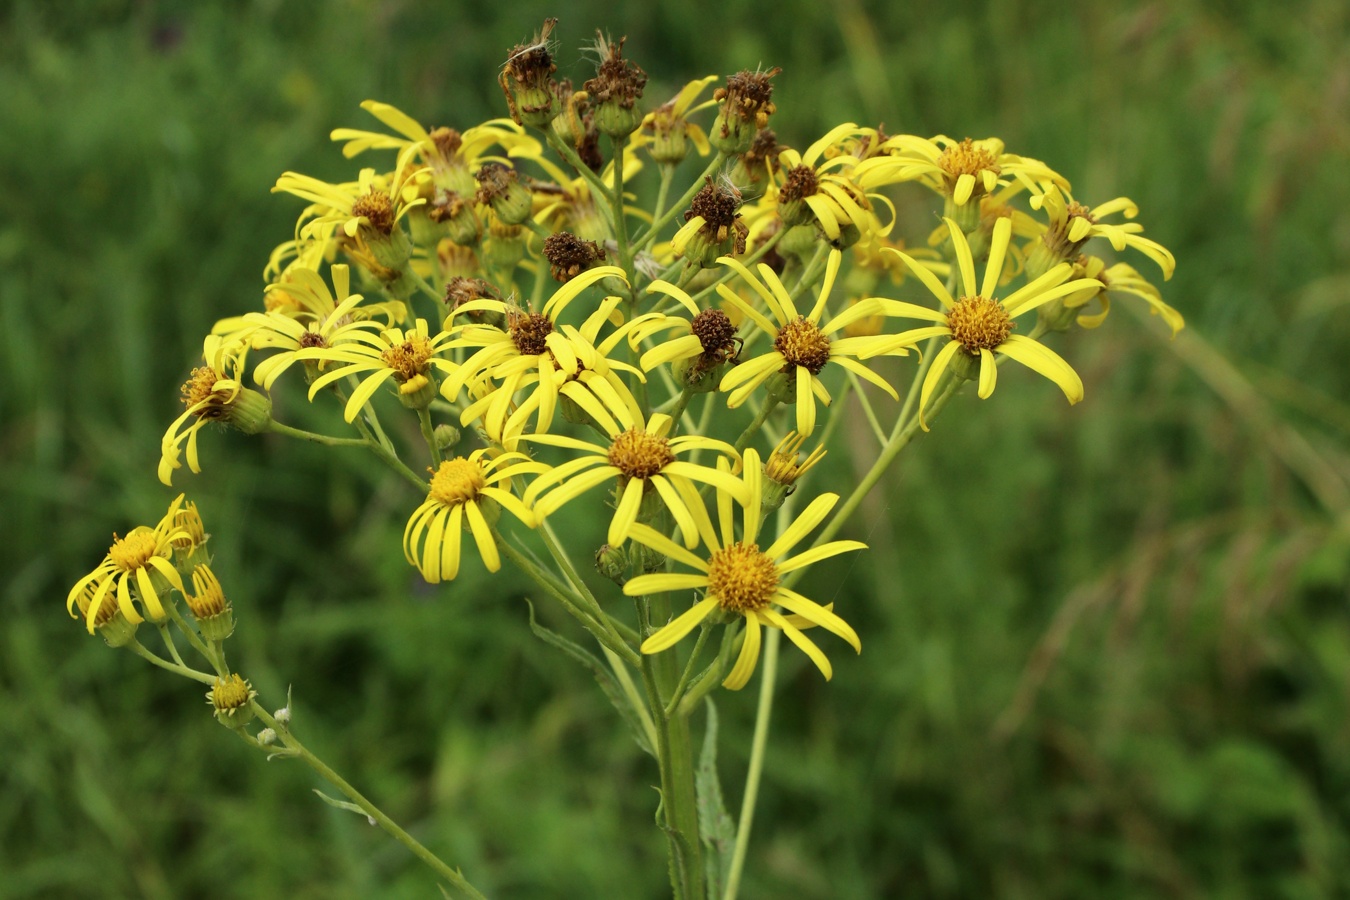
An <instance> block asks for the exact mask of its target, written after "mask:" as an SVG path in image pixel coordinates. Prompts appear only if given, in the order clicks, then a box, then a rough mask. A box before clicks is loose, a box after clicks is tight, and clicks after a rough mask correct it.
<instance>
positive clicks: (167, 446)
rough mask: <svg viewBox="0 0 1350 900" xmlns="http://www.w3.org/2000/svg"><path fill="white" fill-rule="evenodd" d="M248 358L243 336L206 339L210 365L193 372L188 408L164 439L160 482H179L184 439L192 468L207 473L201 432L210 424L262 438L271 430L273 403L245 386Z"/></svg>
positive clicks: (205, 357)
mask: <svg viewBox="0 0 1350 900" xmlns="http://www.w3.org/2000/svg"><path fill="white" fill-rule="evenodd" d="M247 354H248V343H247V341H246V340H245V339H244V338H243V336H242V335H241V334H236V335H234V336H231V337H222V336H220V335H217V334H209V335H207V336H206V340H205V341H204V342H203V346H202V358H203V360H204V361H205V363H206V365H204V366H198V367H197V368H195V369H193V370H192V377H190V378H189V379H188V380H187V381H186V382H184V384H183V387H182V395H183V404H184V405H185V406H186V407H187V409H185V410H183V414H182V415H180V416H179V417H178V418H177V419H174V421H173V424H172V425H170V426H169V429H168V431H166V432H164V438H163V440H161V441H160V458H159V480H160V481H162V482H164V483H165V484H172V483H173V472H174V470H175V469H180V468H182V463H180V462H179V461H178V457H179V453H180V451H181V448H182V445H183V443H184V441H186V442H187V461H188V469H190V470H191V471H192V472H201V464H200V462H199V460H198V457H197V432H199V431H201V429H202V426H204V425H206V424H207V423H208V422H222V423H225V424H228V425H231V426H233V427H235V428H237V429H238V430H240V431H242V432H244V433H245V434H258V433H259V432H262V431H265V430H266V429H267V426H268V425H269V424H270V423H271V420H272V404H271V402H270V401H269V400H268V399H267V398H266V397H264V396H263V395H262V394H259V393H258V392H257V391H251V390H249V389H248V388H246V387H244V385H243V372H244V357H245V356H246V355H247ZM184 425H186V426H187V427H186V428H184Z"/></svg>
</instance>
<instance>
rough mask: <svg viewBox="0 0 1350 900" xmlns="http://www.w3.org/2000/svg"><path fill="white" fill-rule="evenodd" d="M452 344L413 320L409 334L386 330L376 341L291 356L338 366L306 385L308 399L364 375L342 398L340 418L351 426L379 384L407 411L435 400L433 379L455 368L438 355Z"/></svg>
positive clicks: (443, 335)
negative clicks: (390, 385) (389, 386)
mask: <svg viewBox="0 0 1350 900" xmlns="http://www.w3.org/2000/svg"><path fill="white" fill-rule="evenodd" d="M451 346H454V345H453V343H452V342H451V336H450V334H449V333H448V332H445V331H442V332H439V333H437V334H435V335H433V334H431V333H430V332H429V330H428V329H427V320H426V319H418V320H417V322H416V323H415V325H414V327H413V328H411V329H408V330H406V331H405V330H404V329H402V328H390V329H387V330H386V331H384V332H383V333H382V334H381V335H380V336H379V338H378V339H370V340H356V341H348V342H346V343H342V344H339V345H337V346H332V347H318V346H313V347H306V348H303V349H301V350H297V351H296V353H295V358H296V359H300V360H310V359H312V360H318V361H322V362H328V363H338V364H339V365H338V366H337V367H336V368H334V369H333V370H332V371H329V372H327V373H325V374H323V375H320V376H319V377H318V378H316V379H314V382H313V383H312V384H311V385H310V386H309V399H310V400H313V399H314V395H315V394H317V393H318V392H319V391H321V390H323V389H324V388H326V387H328V386H329V385H330V384H333V383H334V382H336V381H338V380H339V379H342V378H346V377H348V376H354V375H360V374H362V373H369V374H368V375H365V377H364V378H363V379H362V380H361V382H360V384H358V385H357V387H356V388H355V389H354V390H353V391H352V393H351V396H350V397H349V398H347V405H346V408H345V409H344V410H343V412H342V415H343V417H344V418H345V419H346V420H347V421H348V422H350V421H351V420H352V419H355V418H356V414H357V413H358V412H360V411H361V407H363V406H365V405H366V403H367V402H369V400H370V398H371V397H372V396H374V394H375V391H377V390H378V389H379V387H380V385H382V384H384V383H385V382H387V381H389V380H391V379H392V380H393V382H394V384H395V385H396V387H397V390H398V395H399V400H400V401H401V402H403V403H404V404H405V405H407V406H410V407H412V408H425V407H426V406H427V405H429V404H430V402H431V399H432V398H433V397H434V396H435V392H436V388H435V382H434V375H435V373H436V372H437V371H439V372H441V373H442V374H443V375H450V374H453V373H454V371H455V369H456V368H457V367H456V365H455V364H454V363H453V362H451V361H450V360H448V359H443V358H441V356H440V355H439V354H440V353H442V352H444V351H445V350H447V349H449V348H450V347H451Z"/></svg>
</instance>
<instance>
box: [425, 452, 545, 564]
mask: <svg viewBox="0 0 1350 900" xmlns="http://www.w3.org/2000/svg"><path fill="white" fill-rule="evenodd" d="M547 468H548V467H547V466H545V465H544V464H542V463H536V462H532V461H531V460H530V458H529V457H528V456H526V455H525V454H523V453H499V454H496V455H491V454H490V451H489V450H488V449H487V448H483V449H480V450H475V451H474V452H473V453H471V454H469V455H468V456H467V457H464V456H457V457H455V458H454V459H447V460H445V461H444V462H442V463H441V465H440V468H439V469H437V470H436V471H435V472H434V473H432V476H431V489H430V491H429V493H428V494H427V499H426V500H425V501H424V502H423V503H422V505H421V506H419V507H417V509H415V510H413V514H412V516H410V517H409V519H408V524H407V526H406V527H405V528H404V529H403V556H404V558H405V559H407V560H408V563H409V564H410V565H413V566H416V567H417V570H418V571H419V572H421V573H422V577H423V578H425V579H426V580H427V581H428V582H430V583H431V584H437V583H438V582H440V581H452V580H454V578H455V576H456V575H458V574H459V561H460V537H461V535H462V534H463V532H464V530H465V528H466V527H467V528H468V530H469V531H470V532H471V533H472V534H473V539H474V543H476V544H477V545H478V552H479V554H480V555H481V556H482V558H483V565H484V566H486V567H487V570H488V571H489V572H496V571H498V570H500V569H501V567H502V561H501V555H500V554H499V553H498V551H497V540H496V538H495V537H494V536H493V533H492V527H493V525H495V524H496V522H497V519H498V517H500V515H501V509H502V508H505V509H507V510H509V511H510V513H511V515H513V516H515V517H516V518H517V519H519V520H520V521H521V522H522V523H524V524H525V525H528V526H529V527H530V528H533V527H535V517H534V514H533V513H532V512H531V511H530V509H529V507H527V506H526V505H525V504H524V503H522V502H521V501H520V499H519V498H517V497H516V496H515V495H514V494H512V493H511V478H512V476H515V475H523V474H525V473H538V472H542V471H544V470H545V469H547Z"/></svg>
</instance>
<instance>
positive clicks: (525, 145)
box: [329, 100, 543, 194]
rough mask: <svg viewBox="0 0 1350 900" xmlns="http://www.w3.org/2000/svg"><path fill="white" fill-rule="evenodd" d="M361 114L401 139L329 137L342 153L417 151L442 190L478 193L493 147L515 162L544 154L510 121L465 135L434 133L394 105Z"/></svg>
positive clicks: (354, 131)
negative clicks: (477, 180)
mask: <svg viewBox="0 0 1350 900" xmlns="http://www.w3.org/2000/svg"><path fill="white" fill-rule="evenodd" d="M361 108H362V109H364V110H365V111H366V112H368V113H370V114H371V115H372V116H374V117H375V118H377V119H379V120H380V121H381V122H383V123H384V124H385V125H387V126H389V127H390V128H392V129H393V130H394V131H396V132H398V135H400V136H395V135H392V134H382V133H380V132H378V131H362V130H361V129H358V128H337V129H334V130H333V133H332V134H330V135H329V137H331V138H332V139H333V140H335V141H345V142H346V143H345V144H343V147H342V155H343V156H345V157H347V158H348V159H351V158H352V157H353V156H356V155H357V154H360V153H364V152H365V151H367V150H398V151H399V152H400V153H402V152H403V151H405V150H407V149H408V148H409V147H410V146H412V147H416V148H417V149H416V153H417V155H418V157H419V158H420V159H421V160H422V162H423V163H424V164H425V165H427V166H429V167H430V168H431V172H432V177H433V179H434V180H435V182H436V184H437V185H438V186H439V187H443V188H446V189H448V190H453V191H455V192H457V193H460V194H472V193H473V191H474V184H473V173H474V172H475V171H477V170H478V168H479V167H480V166H482V165H483V163H484V162H489V161H492V159H493V157H491V156H489V155H488V152H487V151H488V150H490V149H491V148H492V147H494V146H495V147H501V148H502V149H503V150H505V151H506V155H507V156H508V157H513V158H517V157H518V158H524V159H538V158H539V156H540V154H541V153H542V152H543V148H542V147H540V145H539V142H538V141H537V140H535V139H534V138H533V137H531V136H530V135H528V134H526V133H525V129H524V128H522V127H520V126H519V125H517V124H516V123H515V122H512V121H511V120H510V119H492V120H490V121H487V122H484V123H483V124H482V125H476V126H474V127H473V128H469V129H466V130H464V131H456V130H455V129H453V128H435V129H432V130H430V131H428V130H427V129H425V128H423V127H422V126H421V125H420V124H418V122H417V120H416V119H414V118H413V117H412V116H409V115H408V114H407V113H405V112H403V111H402V110H400V109H398V108H397V107H394V106H390V105H389V104H388V103H381V102H379V101H378V100H366V101H364V102H363V103H362V104H361Z"/></svg>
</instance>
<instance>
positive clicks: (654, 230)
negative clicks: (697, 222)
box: [633, 151, 726, 253]
mask: <svg viewBox="0 0 1350 900" xmlns="http://www.w3.org/2000/svg"><path fill="white" fill-rule="evenodd" d="M725 161H726V156H725V155H723V154H722V152H721V151H718V152H717V153H715V154H713V158H712V162H710V163H708V168H706V169H704V170H703V173H702V174H701V175H699V176H698V177H697V178H695V179H694V183H693V184H692V185H690V186H689V189H688V190H687V191H685V192H684V195H683V196H681V197H680V199H679V200H677V201H675V205H674V206H672V207H671V208H670V209H668V210H666V211H665V212H664V213H662V214H661V216H660V218H658V219H656V220H654V221H653V222H652V224H651V227H650V228H648V229H647V230H646V231H644V232H643V233H642V236H641V237H639V238H638V239H637V240H635V241H634V242H633V252H634V253H637V252H639V251H641V250H642V249H643V248H645V247H646V246H647V245H648V244H650V243H651V242H652V241H654V240H656V236H657V235H658V234H660V233H661V229H662V228H665V227H666V226H667V225H669V224H670V220H671V219H673V218H675V216H677V215H678V214H679V213H680V211H681V210H683V209H684V208H685V207H686V206H688V205H689V201H691V200H693V199H694V195H695V194H697V193H698V192H699V191H700V190H702V188H703V180H704V179H705V178H708V177H709V176H711V175H712V173H714V172H716V171H717V168H718V166H720V165H722V163H723V162H725Z"/></svg>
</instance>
